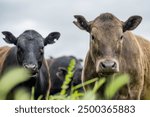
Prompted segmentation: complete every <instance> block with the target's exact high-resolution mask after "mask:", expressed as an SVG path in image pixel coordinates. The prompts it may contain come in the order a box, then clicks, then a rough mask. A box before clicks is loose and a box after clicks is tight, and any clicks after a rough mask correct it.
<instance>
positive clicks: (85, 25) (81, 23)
mask: <svg viewBox="0 0 150 117" xmlns="http://www.w3.org/2000/svg"><path fill="white" fill-rule="evenodd" d="M74 18H76V19H77V21H73V23H74V24H75V25H76V26H77V27H78V28H80V29H81V30H86V31H87V32H90V31H91V29H90V24H89V22H87V20H86V19H85V18H84V17H83V16H81V15H74Z"/></svg>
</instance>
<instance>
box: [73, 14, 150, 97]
mask: <svg viewBox="0 0 150 117" xmlns="http://www.w3.org/2000/svg"><path fill="white" fill-rule="evenodd" d="M79 17H80V16H75V18H77V22H74V23H75V25H76V26H78V27H79V28H80V27H81V26H82V25H83V24H84V23H86V22H87V21H85V20H84V19H82V20H81V19H80V22H78V19H79ZM82 17H83V16H82ZM80 18H81V17H80ZM134 18H135V20H133V19H134ZM131 20H132V21H133V22H132V23H133V25H131V26H130V23H128V22H129V21H131ZM81 21H82V25H81ZM140 22H141V17H140V16H133V17H130V18H129V20H127V21H126V22H122V21H120V20H119V19H117V18H116V17H115V16H113V15H112V14H110V13H105V14H102V15H100V16H98V17H97V18H96V19H95V20H93V21H91V22H90V23H89V25H88V26H89V27H90V30H88V31H87V30H86V29H84V30H86V31H87V32H89V33H90V35H91V40H90V48H89V51H88V53H87V55H86V59H85V63H84V69H83V72H82V82H85V81H87V80H90V79H91V78H95V77H100V75H99V72H101V71H100V70H99V69H97V66H98V65H97V64H98V61H100V60H102V59H110V60H112V59H115V60H117V62H118V70H119V73H127V74H129V76H130V83H129V84H128V85H126V86H124V87H123V88H122V89H121V90H120V91H119V94H118V95H116V98H115V99H147V96H150V95H149V94H150V75H149V74H150V59H149V58H150V42H149V41H147V40H146V39H144V38H142V37H140V36H136V35H134V34H132V33H131V32H130V31H128V30H133V29H135V28H136V27H137V26H138V25H139V23H140ZM85 26H86V25H85ZM82 27H83V26H82ZM89 27H88V29H89ZM83 28H86V27H83ZM80 29H81V28H80ZM121 34H122V35H123V38H122V40H119V39H120V37H121ZM93 35H94V37H95V39H94V40H92V38H93V37H92V36H93ZM118 40H119V41H118ZM106 80H108V79H106ZM92 87H93V85H89V86H87V87H85V90H87V89H88V88H92ZM102 92H103V91H101V90H100V91H99V94H101V93H102Z"/></svg>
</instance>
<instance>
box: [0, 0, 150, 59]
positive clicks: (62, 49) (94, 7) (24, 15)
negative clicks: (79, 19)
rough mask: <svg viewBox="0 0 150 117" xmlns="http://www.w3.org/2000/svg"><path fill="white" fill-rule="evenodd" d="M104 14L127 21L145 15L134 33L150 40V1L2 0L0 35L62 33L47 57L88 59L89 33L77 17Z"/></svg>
mask: <svg viewBox="0 0 150 117" xmlns="http://www.w3.org/2000/svg"><path fill="white" fill-rule="evenodd" d="M104 12H110V13H112V14H114V15H115V16H116V17H118V18H119V19H121V20H123V21H125V20H127V19H128V18H129V17H130V16H132V15H140V16H142V17H143V21H142V23H141V24H140V26H139V27H138V28H137V29H135V30H134V31H133V32H134V33H136V34H138V35H141V36H143V37H145V38H147V39H150V15H148V14H150V1H149V0H0V32H2V31H10V32H12V33H13V34H14V35H15V36H16V37H18V36H19V35H20V34H21V33H23V32H24V31H25V30H28V29H34V30H36V31H38V32H39V33H40V34H41V35H42V36H43V37H46V36H47V35H48V34H49V33H50V32H53V31H59V32H60V33H61V37H60V39H59V40H58V41H57V42H56V43H55V44H53V45H47V46H46V48H45V56H46V57H48V56H53V57H58V56H62V55H75V56H77V57H78V58H84V57H85V55H86V53H87V50H88V47H89V34H88V33H87V32H85V31H81V30H79V29H78V28H77V27H76V26H75V25H74V24H73V23H72V22H73V20H74V17H73V15H77V14H78V15H83V16H85V18H86V19H87V20H93V19H94V18H95V17H97V16H98V15H100V14H101V13H104ZM2 37H3V35H2V34H0V38H1V39H0V45H6V43H5V42H4V41H3V39H2Z"/></svg>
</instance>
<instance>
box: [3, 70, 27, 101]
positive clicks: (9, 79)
mask: <svg viewBox="0 0 150 117" xmlns="http://www.w3.org/2000/svg"><path fill="white" fill-rule="evenodd" d="M28 78H29V72H28V71H27V70H25V69H23V68H15V69H12V70H11V71H8V73H6V74H5V75H3V76H2V78H0V99H6V96H7V94H8V92H9V91H10V90H11V89H12V88H13V87H14V86H16V85H17V84H19V83H21V82H23V81H26V80H27V79H28Z"/></svg>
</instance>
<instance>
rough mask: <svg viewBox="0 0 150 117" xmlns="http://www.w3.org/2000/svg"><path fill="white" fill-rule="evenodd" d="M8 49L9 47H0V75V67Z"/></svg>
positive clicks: (0, 67) (0, 68)
mask: <svg viewBox="0 0 150 117" xmlns="http://www.w3.org/2000/svg"><path fill="white" fill-rule="evenodd" d="M10 49H11V47H9V46H3V47H0V57H1V59H0V73H1V70H2V65H3V63H4V60H5V58H6V56H7V53H8V51H9V50H10Z"/></svg>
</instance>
